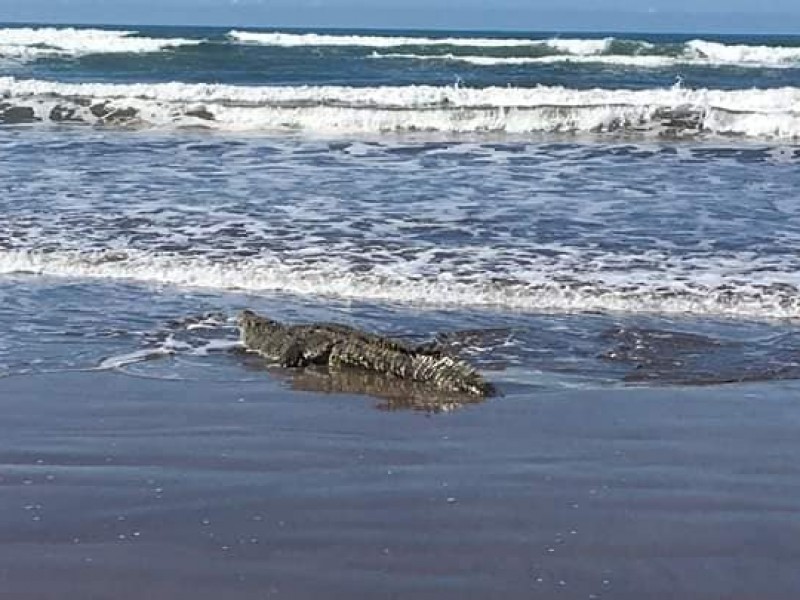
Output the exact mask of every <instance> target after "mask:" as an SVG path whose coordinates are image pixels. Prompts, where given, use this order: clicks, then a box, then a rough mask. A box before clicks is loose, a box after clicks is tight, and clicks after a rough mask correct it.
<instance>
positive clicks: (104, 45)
mask: <svg viewBox="0 0 800 600" xmlns="http://www.w3.org/2000/svg"><path fill="white" fill-rule="evenodd" d="M201 42H202V40H190V39H184V38H150V37H140V36H138V35H137V32H136V31H122V30H107V29H77V28H74V27H64V28H56V27H43V28H30V27H14V28H5V29H0V57H6V58H14V59H22V60H31V59H35V58H40V57H47V56H84V55H87V54H107V53H145V52H159V51H161V50H164V49H167V48H173V47H177V46H186V45H195V44H199V43H201Z"/></svg>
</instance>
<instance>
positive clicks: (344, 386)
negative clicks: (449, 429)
mask: <svg viewBox="0 0 800 600" xmlns="http://www.w3.org/2000/svg"><path fill="white" fill-rule="evenodd" d="M271 372H273V373H276V374H279V375H280V376H283V377H287V376H288V377H289V378H290V382H291V388H292V389H293V390H298V391H307V392H326V393H329V394H366V395H368V396H373V397H375V398H379V399H380V400H381V402H380V403H378V404H377V405H376V407H377V408H379V409H381V410H403V409H411V410H420V411H425V412H449V411H451V410H454V409H456V408H459V407H461V406H464V405H465V404H477V403H480V402H482V401H483V398H481V397H477V396H472V395H469V394H447V393H444V392H440V391H437V390H432V389H431V388H430V387H429V386H426V385H424V384H420V383H418V382H415V381H408V380H404V379H398V378H387V377H386V376H385V375H382V374H380V373H372V372H370V371H362V370H358V369H342V370H337V369H322V368H307V369H301V370H297V371H290V370H288V369H277V368H276V369H271Z"/></svg>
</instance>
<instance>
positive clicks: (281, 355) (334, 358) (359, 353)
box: [238, 310, 496, 398]
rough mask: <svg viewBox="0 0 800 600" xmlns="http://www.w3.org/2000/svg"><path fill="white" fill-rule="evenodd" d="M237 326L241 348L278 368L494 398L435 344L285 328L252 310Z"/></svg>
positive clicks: (343, 329) (342, 330) (340, 329)
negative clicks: (320, 369) (350, 374)
mask: <svg viewBox="0 0 800 600" xmlns="http://www.w3.org/2000/svg"><path fill="white" fill-rule="evenodd" d="M238 324H239V327H240V329H241V335H242V342H243V344H244V346H245V348H246V349H247V350H250V351H252V352H256V353H258V354H260V355H261V356H263V357H264V358H266V359H267V360H268V361H270V362H272V363H276V364H278V365H279V366H281V367H289V368H291V367H308V366H314V365H322V366H327V367H328V368H329V369H332V370H344V369H360V370H362V371H368V372H374V373H379V374H381V375H382V376H385V377H387V378H395V379H399V380H406V381H413V382H417V383H419V384H423V385H424V386H426V387H429V388H430V389H432V390H436V391H439V392H445V393H450V394H464V395H469V396H473V397H479V398H485V397H489V396H493V395H495V394H496V390H495V388H494V386H493V385H492V384H491V383H490V382H488V381H486V379H484V378H483V376H482V375H481V374H480V373H479V372H478V371H477V370H476V369H475V368H474V367H473V366H471V365H470V364H468V363H467V362H465V361H463V360H461V359H459V358H456V357H454V356H449V355H447V354H445V353H444V352H443V351H442V350H441V348H439V347H438V346H437V345H436V344H431V343H428V344H421V345H410V344H406V343H404V342H402V341H400V340H396V339H393V338H390V337H386V336H382V335H377V334H374V333H369V332H366V331H363V330H360V329H356V328H355V327H350V326H348V325H341V324H338V323H311V324H306V325H287V324H284V323H281V322H279V321H275V320H273V319H269V318H267V317H263V316H260V315H257V314H256V313H254V312H253V311H251V310H244V311H242V313H241V314H240V315H239V317H238Z"/></svg>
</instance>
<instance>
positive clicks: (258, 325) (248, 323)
mask: <svg viewBox="0 0 800 600" xmlns="http://www.w3.org/2000/svg"><path fill="white" fill-rule="evenodd" d="M236 323H237V325H239V327H240V328H241V331H242V342H244V344H245V346H247V347H248V348H252V349H254V350H259V349H261V348H262V347H264V346H265V345H267V346H268V345H269V341H270V340H272V339H274V338H275V337H276V336H277V335H278V334H280V333H281V332H283V331H284V330H285V329H286V327H285V326H284V325H282V324H281V323H279V322H278V321H274V320H272V319H268V318H266V317H262V316H260V315H257V314H256V313H254V312H253V311H252V310H243V311H242V312H241V313H239V316H238V317H237V319H236Z"/></svg>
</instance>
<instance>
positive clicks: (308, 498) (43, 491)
mask: <svg viewBox="0 0 800 600" xmlns="http://www.w3.org/2000/svg"><path fill="white" fill-rule="evenodd" d="M798 391H800V387H798V384H797V383H794V382H773V383H768V384H758V385H755V384H754V385H732V386H717V387H712V388H662V389H637V388H624V389H603V390H582V391H570V392H563V391H562V392H549V393H542V394H539V395H536V396H531V395H517V396H514V395H510V396H507V397H504V398H497V399H493V400H491V401H488V402H486V403H484V404H480V405H475V406H470V407H466V408H464V409H461V410H457V411H454V412H452V413H448V414H438V415H427V414H424V413H420V412H413V411H399V412H387V411H383V410H376V409H374V405H375V404H376V403H377V401H376V400H374V399H372V398H367V397H364V396H348V395H326V394H316V393H307V392H294V391H291V390H288V389H287V388H286V387H285V383H284V382H281V381H280V380H278V379H275V378H272V377H269V376H267V375H266V374H265V377H264V379H263V381H255V382H250V383H248V382H243V383H236V384H231V383H213V382H207V381H206V382H202V383H195V382H190V381H175V382H168V381H163V380H151V379H146V378H139V377H132V376H129V375H124V374H117V373H113V372H106V373H81V372H75V373H61V374H52V375H35V376H14V377H7V378H5V379H0V402H1V403H2V412H3V418H2V420H0V429H1V430H0V536H2V537H0V598H3V599H9V600H11V599H13V600H45V599H48V600H49V599H58V600H73V599H74V600H86V599H96V600H101V599H114V600H125V599H134V598H136V599H140V598H147V599H152V600H167V599H169V600H173V599H177V598H192V599H195V600H205V599H218V598H227V599H233V600H238V599H251V598H252V599H255V598H271V597H276V598H292V599H304V598H437V599H440V598H454V599H455V598H458V599H462V598H481V599H483V598H576V599H577V598H584V599H588V598H614V599H624V600H627V599H631V600H632V599H637V600H638V599H643V598H647V599H668V598H669V599H671V598H687V599H688V598H691V599H703V600H705V599H708V600H711V599H714V600H717V599H730V600H734V599H735V600H743V599H757V600H770V599H776V600H777V599H782V600H783V599H785V600H790V599H793V598H797V591H798V590H800V569H798V568H797V567H798V564H800V503H799V502H798V492H800V466H798V462H797V455H798V451H799V450H800V440H799V439H798V436H797V427H798V424H800V405H798V403H797V398H798Z"/></svg>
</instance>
